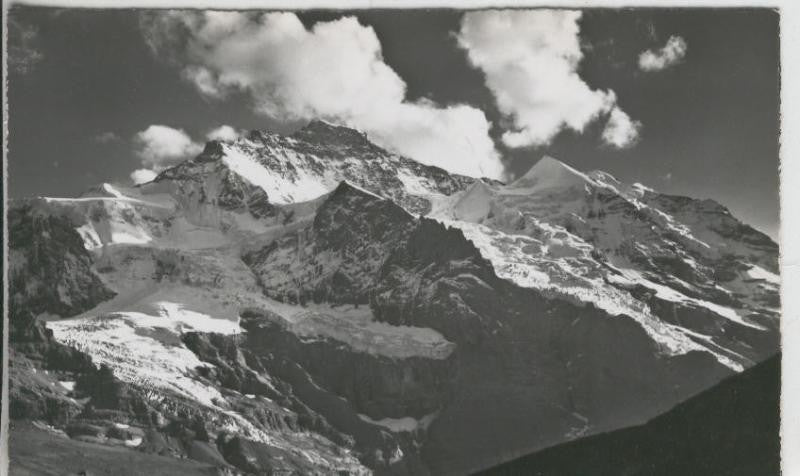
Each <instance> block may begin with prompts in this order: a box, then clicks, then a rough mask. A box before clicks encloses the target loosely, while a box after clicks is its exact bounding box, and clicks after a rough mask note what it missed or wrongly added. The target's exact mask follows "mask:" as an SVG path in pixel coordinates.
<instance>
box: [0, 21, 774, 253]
mask: <svg viewBox="0 0 800 476" xmlns="http://www.w3.org/2000/svg"><path fill="white" fill-rule="evenodd" d="M8 31H9V39H8V43H9V82H8V100H9V115H10V122H9V144H8V145H9V154H8V170H9V177H8V185H9V194H10V195H11V196H12V197H24V196H32V195H50V196H54V195H55V196H58V195H62V196H63V195H66V196H69V195H77V194H79V193H81V192H82V191H84V190H86V189H87V188H89V187H91V186H92V185H95V184H97V183H99V182H103V181H115V182H122V183H125V182H127V183H131V180H132V179H135V180H146V179H147V178H149V177H151V176H152V174H154V173H156V172H158V171H159V170H161V169H163V168H164V167H167V166H169V165H171V164H173V163H176V162H178V161H180V160H184V159H185V158H188V157H191V156H192V155H193V154H196V153H197V152H198V151H199V150H200V148H201V147H202V144H203V142H204V141H206V140H208V139H209V138H230V137H235V136H236V135H237V134H239V133H241V131H243V130H249V129H267V130H273V131H277V132H290V131H292V130H293V129H296V128H297V127H299V126H300V125H302V124H303V123H305V122H307V121H308V120H310V119H313V118H322V119H326V120H329V121H331V122H335V123H341V124H343V125H348V126H351V127H356V128H358V129H361V130H363V131H365V132H366V133H367V134H368V135H369V136H370V138H371V139H372V140H374V141H375V142H377V143H379V144H380V145H382V146H384V147H386V148H389V149H392V150H395V151H397V152H399V153H402V154H404V155H408V156H410V157H412V158H414V159H417V160H419V161H421V162H425V163H431V164H434V165H439V166H441V167H443V168H446V169H448V170H451V171H454V172H459V173H466V174H469V175H488V176H493V177H497V178H501V179H504V180H511V179H513V178H514V177H517V176H519V175H521V174H524V173H525V171H527V169H528V168H530V167H531V166H532V165H533V164H534V163H536V161H538V160H539V159H540V158H541V157H542V156H544V155H550V156H553V157H556V158H558V159H560V160H562V161H563V162H565V163H567V164H570V165H572V166H574V167H576V168H578V169H580V170H586V171H589V170H595V169H600V170H604V171H607V172H609V173H611V174H613V175H614V176H616V177H617V178H618V179H620V180H622V181H624V182H641V183H643V184H645V185H647V186H650V187H652V188H654V189H656V190H659V191H662V192H665V193H672V194H680V195H688V196H692V197H697V198H712V199H714V200H717V201H718V202H720V203H722V204H724V205H726V206H728V207H729V208H730V209H731V210H732V212H733V213H734V214H735V215H736V216H738V217H740V218H741V219H743V220H744V221H745V222H747V223H749V224H752V225H753V226H755V227H757V228H759V229H761V230H762V231H765V232H767V233H768V234H770V235H771V236H773V237H775V236H777V229H778V214H779V212H778V139H779V137H778V131H779V113H778V111H779V89H780V71H779V61H780V60H779V58H780V54H779V36H778V14H777V13H776V12H774V11H771V10H732V9H690V10H681V9H603V10H584V11H579V12H576V11H566V10H559V11H541V10H535V11H530V10H527V11H522V10H520V11H471V12H462V11H456V10H416V11H415V10H402V11H393V10H373V11H345V12H341V11H316V12H313V11H312V12H297V13H293V12H270V13H266V14H265V13H263V12H248V13H230V12H229V13H227V14H222V15H220V14H205V13H203V12H190V11H184V12H167V11H139V10H88V9H74V10H64V9H48V8H34V7H20V6H15V7H13V8H12V9H11V12H10V15H9V26H8ZM223 126H224V127H223Z"/></svg>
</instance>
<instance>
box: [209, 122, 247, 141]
mask: <svg viewBox="0 0 800 476" xmlns="http://www.w3.org/2000/svg"><path fill="white" fill-rule="evenodd" d="M241 135H242V134H241V132H240V131H237V130H236V129H234V128H233V127H231V126H229V125H227V124H223V125H221V126H219V127H217V128H216V129H212V130H210V131H208V134H206V139H208V140H219V141H234V140H236V139H238V138H239V137H240V136H241Z"/></svg>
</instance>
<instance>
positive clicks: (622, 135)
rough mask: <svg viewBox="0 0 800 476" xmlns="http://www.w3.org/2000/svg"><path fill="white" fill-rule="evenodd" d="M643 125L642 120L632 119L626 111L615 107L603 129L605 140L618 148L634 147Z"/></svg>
mask: <svg viewBox="0 0 800 476" xmlns="http://www.w3.org/2000/svg"><path fill="white" fill-rule="evenodd" d="M641 127H642V123H641V122H639V121H634V120H632V119H631V117H630V116H629V115H628V114H627V113H625V111H623V110H622V109H620V108H618V107H615V108H614V109H612V110H611V114H609V116H608V122H606V127H605V129H603V135H602V138H603V142H605V143H606V144H608V145H610V146H613V147H616V148H618V149H626V148H629V147H633V146H634V145H636V142H637V141H638V139H639V130H640V129H641Z"/></svg>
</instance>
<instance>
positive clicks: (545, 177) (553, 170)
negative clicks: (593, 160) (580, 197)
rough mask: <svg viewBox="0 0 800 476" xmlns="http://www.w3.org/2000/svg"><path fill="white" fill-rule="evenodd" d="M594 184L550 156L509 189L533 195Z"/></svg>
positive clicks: (513, 183)
mask: <svg viewBox="0 0 800 476" xmlns="http://www.w3.org/2000/svg"><path fill="white" fill-rule="evenodd" d="M586 183H594V182H593V181H592V179H591V178H589V176H587V175H586V174H584V173H583V172H580V171H578V170H576V169H574V168H572V167H570V166H569V165H567V164H565V163H564V162H561V161H560V160H558V159H555V158H553V157H550V156H545V157H542V158H541V159H539V161H538V162H536V164H535V165H534V166H533V167H531V168H530V170H528V172H526V173H525V175H523V176H522V177H520V178H518V179H517V180H515V181H514V182H512V183H511V184H510V185H508V188H512V189H526V190H527V191H529V192H531V193H535V192H540V191H543V190H550V189H563V188H570V187H574V186H581V185H584V184H586Z"/></svg>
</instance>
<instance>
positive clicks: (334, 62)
mask: <svg viewBox="0 0 800 476" xmlns="http://www.w3.org/2000/svg"><path fill="white" fill-rule="evenodd" d="M151 15H152V16H151V17H146V18H143V21H142V22H141V23H142V27H143V29H144V31H145V34H146V37H147V40H148V43H149V44H150V45H151V47H153V48H154V50H156V51H158V52H159V54H161V53H160V52H162V51H164V50H165V49H166V50H168V52H167V54H168V55H177V56H178V57H179V59H178V62H179V63H180V64H181V67H182V73H181V74H182V75H183V77H184V78H185V79H187V80H188V81H190V82H191V83H192V84H194V86H195V87H196V88H197V90H198V91H199V92H200V93H201V94H203V95H204V96H206V97H208V98H215V99H221V98H225V97H226V96H228V95H230V94H232V93H244V94H246V95H248V96H249V97H250V98H251V100H252V108H253V110H254V111H256V112H257V113H260V114H262V115H265V116H269V117H272V118H275V119H279V120H286V121H297V120H310V119H325V120H328V121H330V122H333V123H337V124H342V125H346V126H350V127H354V128H357V129H359V130H362V131H364V132H365V133H366V134H367V135H368V136H369V137H370V139H372V140H373V141H375V142H376V143H378V144H380V145H382V146H384V147H386V148H388V149H390V150H394V151H396V152H398V153H401V154H403V155H407V156H409V157H412V158H414V159H416V160H418V161H419V162H422V163H426V164H431V165H436V166H439V167H442V168H444V169H446V170H449V171H451V172H455V173H461V174H465V175H472V176H488V177H493V178H500V177H501V176H502V175H503V170H504V168H503V166H502V163H501V162H500V158H499V154H498V153H497V151H496V150H495V147H494V142H493V141H492V139H491V137H490V136H489V129H490V127H491V124H490V123H489V121H488V120H487V119H486V116H485V114H484V113H483V112H482V111H480V110H479V109H476V108H474V107H472V106H469V105H466V104H456V105H439V104H437V103H435V102H432V101H428V100H421V101H409V100H407V99H406V83H405V81H403V79H402V78H401V77H400V76H399V75H398V74H397V73H396V72H395V71H394V70H393V69H392V68H391V67H390V66H389V65H387V64H386V63H385V62H384V61H383V54H382V48H381V44H380V41H379V39H378V36H377V35H376V34H375V31H374V30H373V29H372V28H371V27H368V26H364V25H362V24H360V23H359V22H358V20H357V19H356V18H354V17H343V18H340V19H338V20H334V21H329V22H318V23H316V24H314V26H313V27H311V28H310V29H307V28H306V27H305V26H304V25H303V24H302V22H301V21H300V20H299V18H298V17H297V16H296V15H295V14H294V13H274V12H273V13H264V14H250V13H241V12H166V13H165V12H159V13H154V14H151Z"/></svg>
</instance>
